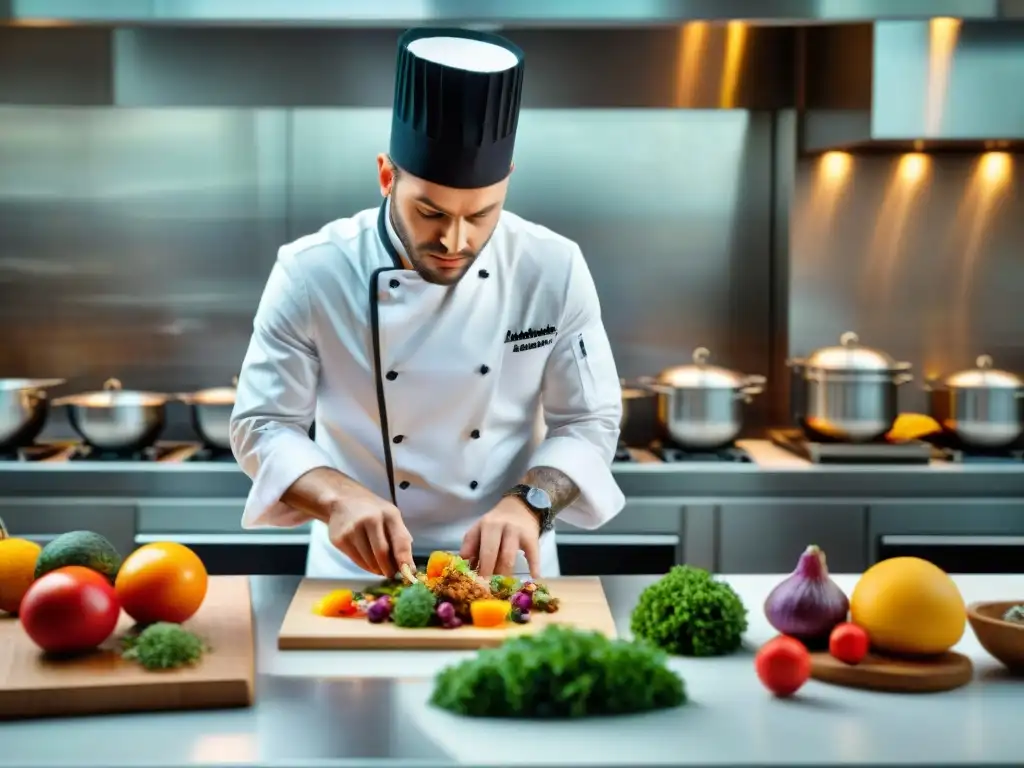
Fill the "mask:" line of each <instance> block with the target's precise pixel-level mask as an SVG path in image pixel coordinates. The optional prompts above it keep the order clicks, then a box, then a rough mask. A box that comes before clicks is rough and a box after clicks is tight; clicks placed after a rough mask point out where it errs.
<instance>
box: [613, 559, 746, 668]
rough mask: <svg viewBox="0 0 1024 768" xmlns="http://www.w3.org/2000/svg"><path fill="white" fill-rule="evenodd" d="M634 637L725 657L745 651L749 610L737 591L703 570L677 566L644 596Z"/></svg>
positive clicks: (680, 651) (679, 651) (677, 649)
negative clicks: (740, 650) (744, 637)
mask: <svg viewBox="0 0 1024 768" xmlns="http://www.w3.org/2000/svg"><path fill="white" fill-rule="evenodd" d="M630 629H631V630H632V631H633V634H634V636H636V637H637V638H638V639H640V640H643V641H645V642H647V643H650V644H652V645H655V646H657V647H658V648H661V649H662V650H664V651H667V652H669V653H673V654H678V655H681V656H723V655H725V654H728V653H733V652H735V651H737V650H739V648H740V645H741V643H742V640H743V633H744V632H746V631H747V609H746V607H744V605H743V601H742V600H741V599H740V597H739V595H737V594H736V592H735V590H733V588H732V587H731V586H729V585H728V584H726V583H725V582H724V581H718V580H716V579H715V578H713V577H712V575H711V574H710V573H708V572H707V571H705V570H704V569H703V568H694V567H692V566H688V565H677V566H675V567H674V568H673V569H672V570H671V571H669V572H668V573H667V574H665V575H664V576H662V577H661V579H659V580H658V581H656V582H655V583H654V584H651V585H650V586H649V587H647V588H646V589H645V590H644V591H643V592H642V593H641V595H640V600H639V601H638V602H637V605H636V607H635V608H634V609H633V615H632V617H631V620H630Z"/></svg>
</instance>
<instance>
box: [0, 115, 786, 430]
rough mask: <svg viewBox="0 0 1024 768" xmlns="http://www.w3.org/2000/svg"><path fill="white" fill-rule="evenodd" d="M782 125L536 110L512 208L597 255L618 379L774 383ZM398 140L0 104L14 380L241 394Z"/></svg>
mask: <svg viewBox="0 0 1024 768" xmlns="http://www.w3.org/2000/svg"><path fill="white" fill-rule="evenodd" d="M772 123H773V120H772V115H771V114H770V113H767V112H748V111H732V110H708V111H678V110H670V109H664V110H662V109H643V110H640V109H636V110H634V109H592V110H582V109H566V110H562V109H550V110H548V109H528V110H526V111H524V114H523V116H522V118H521V128H520V138H519V140H518V144H517V153H516V170H515V174H514V176H513V181H512V185H511V189H510V194H509V200H508V208H509V209H511V210H513V211H515V212H517V213H519V214H520V215H523V216H525V217H527V218H529V219H532V220H535V221H538V222H540V223H543V224H545V225H547V226H550V227H552V228H554V229H556V230H557V231H559V232H562V233H563V234H565V235H567V236H569V237H571V238H574V239H575V240H577V241H578V242H579V243H580V245H581V247H582V248H583V251H584V253H585V255H586V257H587V259H588V261H589V263H590V265H591V269H592V271H593V274H594V279H595V281H596V283H597V287H598V291H599V293H600V296H601V299H602V306H603V312H604V315H605V318H606V324H607V326H608V329H609V334H610V336H611V340H612V345H613V347H614V349H615V353H616V356H617V359H618V363H619V368H620V372H621V374H622V375H623V376H627V377H632V376H636V375H639V374H653V373H657V372H658V371H659V370H660V369H662V368H664V367H667V366H669V365H673V364H677V363H680V362H685V361H687V360H688V359H689V356H690V354H691V353H692V350H693V348H694V347H696V346H698V345H703V346H707V347H709V348H710V349H711V351H712V354H713V355H714V358H715V360H716V361H718V362H719V363H721V364H724V365H728V366H730V367H734V368H737V369H740V370H743V371H745V372H750V373H766V372H767V371H768V368H769V363H770V359H771V356H770V344H771V329H770V323H769V308H770V304H771V299H770V292H769V291H768V290H767V289H766V286H767V285H768V282H769V277H770V270H771V236H770V235H771V210H772V207H771V200H772V191H771V190H772V179H771V171H772V143H771V142H772ZM388 125H389V111H388V110H387V109H382V108H351V109H348V108H342V109H323V110H316V109H308V110H307V109H301V110H284V109H280V110H237V109H196V110H192V109H177V108H163V109H108V108H50V107H45V108H21V107H8V108H0V322H2V323H3V328H4V343H3V344H2V346H0V375H2V376H60V377H66V378H67V379H68V380H69V384H68V387H67V389H68V390H84V389H93V388H96V387H99V386H100V385H101V384H102V382H103V381H104V379H106V378H108V377H111V376H115V377H117V378H119V379H121V381H122V382H123V384H124V386H125V387H126V388H147V389H156V390H160V391H181V390H188V389H197V388H201V387H208V386H218V385H223V384H226V383H228V382H229V381H230V379H231V377H232V375H233V374H234V373H235V372H236V371H237V369H238V366H239V364H240V362H241V359H242V355H243V354H244V351H245V347H246V344H247V341H248V337H249V332H250V328H251V321H252V314H253V312H254V310H255V308H256V305H257V302H258V300H259V297H260V293H261V291H262V288H263V284H264V282H265V280H266V278H267V275H268V273H269V271H270V267H271V265H272V263H273V260H274V258H275V254H276V249H277V247H278V246H279V245H281V244H282V243H284V242H286V241H288V240H290V239H293V238H295V237H298V236H301V235H303V234H307V233H309V232H311V231H313V230H315V229H317V228H319V227H320V226H322V225H323V224H324V223H325V222H327V221H329V220H331V219H334V218H338V217H341V216H345V215H348V214H350V213H353V212H354V211H356V210H359V209H361V208H364V207H368V206H373V205H376V204H377V203H378V202H379V192H378V190H377V187H376V178H375V156H376V153H377V152H380V151H382V150H385V149H386V147H387V135H388ZM763 412H764V405H763V402H762V403H759V404H758V405H757V406H756V407H755V411H754V419H753V423H754V424H756V423H757V421H758V419H759V418H760V420H762V421H763V417H762V416H760V414H763ZM171 421H172V423H171V426H170V429H169V432H168V436H170V437H187V436H188V435H189V432H188V428H187V422H186V420H185V414H184V413H183V412H177V411H176V412H175V413H172V415H171ZM65 432H66V426H65V425H63V424H62V423H61V421H60V419H55V420H54V423H53V426H51V428H50V429H49V430H48V434H64V433H65Z"/></svg>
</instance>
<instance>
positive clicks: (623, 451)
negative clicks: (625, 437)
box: [612, 443, 635, 462]
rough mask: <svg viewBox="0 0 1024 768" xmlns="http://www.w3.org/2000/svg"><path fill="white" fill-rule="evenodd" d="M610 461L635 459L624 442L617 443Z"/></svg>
mask: <svg viewBox="0 0 1024 768" xmlns="http://www.w3.org/2000/svg"><path fill="white" fill-rule="evenodd" d="M612 461H617V462H624V461H626V462H628V461H635V459H634V458H633V453H632V452H631V451H630V450H629V448H628V447H627V446H626V444H625V443H619V444H618V446H617V447H616V448H615V458H614V459H612Z"/></svg>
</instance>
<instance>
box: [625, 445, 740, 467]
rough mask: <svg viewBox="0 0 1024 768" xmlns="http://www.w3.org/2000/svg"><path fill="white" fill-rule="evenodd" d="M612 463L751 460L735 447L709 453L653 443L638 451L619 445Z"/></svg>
mask: <svg viewBox="0 0 1024 768" xmlns="http://www.w3.org/2000/svg"><path fill="white" fill-rule="evenodd" d="M614 461H615V463H617V464H628V463H633V464H636V463H640V464H643V463H648V464H650V463H657V464H683V463H690V464H694V463H700V462H711V463H719V464H722V463H726V464H728V463H740V464H749V463H750V462H752V461H753V459H751V457H750V454H748V453H747V452H746V451H745V450H743V449H742V448H739V447H737V446H735V445H729V446H726V447H724V448H719V449H718V450H711V451H691V450H686V449H684V448H677V447H675V446H672V445H668V444H662V443H658V442H655V443H651V445H650V446H648V447H647V448H639V449H634V448H630V447H627V446H626V445H623V444H622V443H620V444H619V447H618V448H617V449H616V451H615V459H614Z"/></svg>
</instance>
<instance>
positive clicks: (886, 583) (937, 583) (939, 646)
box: [850, 557, 967, 655]
mask: <svg viewBox="0 0 1024 768" xmlns="http://www.w3.org/2000/svg"><path fill="white" fill-rule="evenodd" d="M850 620H851V621H852V622H853V623H854V624H856V625H857V626H859V627H861V628H862V629H864V630H865V631H866V632H867V633H868V637H870V638H871V646H872V647H873V648H876V649H878V650H879V651H883V652H885V651H888V652H889V653H898V654H922V655H930V654H939V653H944V652H946V651H948V650H949V649H950V648H952V647H953V646H954V645H956V644H957V643H958V642H960V638H961V637H963V634H964V629H965V627H966V625H967V607H966V605H965V604H964V599H963V596H962V595H961V594H960V590H959V589H957V586H956V584H955V583H953V580H952V579H951V578H950V577H949V575H948V574H947V573H946V572H945V571H943V570H942V569H941V568H939V567H938V566H937V565H934V564H933V563H930V562H928V561H927V560H922V559H921V558H919V557H892V558H889V559H888V560H883V561H882V562H880V563H876V564H875V565H873V566H871V567H870V568H868V570H866V571H865V572H864V575H863V576H861V577H860V581H858V582H857V585H856V586H855V587H854V588H853V593H852V594H851V595H850Z"/></svg>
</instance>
